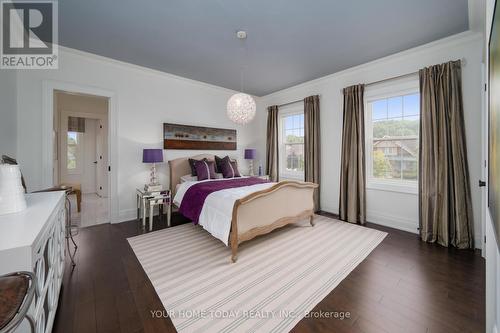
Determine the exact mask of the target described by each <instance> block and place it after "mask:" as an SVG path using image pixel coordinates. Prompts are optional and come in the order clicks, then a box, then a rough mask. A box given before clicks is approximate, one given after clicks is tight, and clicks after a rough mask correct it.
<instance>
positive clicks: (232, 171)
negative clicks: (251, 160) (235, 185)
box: [219, 156, 241, 178]
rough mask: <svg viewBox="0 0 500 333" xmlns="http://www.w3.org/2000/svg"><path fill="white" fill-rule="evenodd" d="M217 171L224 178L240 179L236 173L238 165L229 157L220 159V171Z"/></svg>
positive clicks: (238, 173)
mask: <svg viewBox="0 0 500 333" xmlns="http://www.w3.org/2000/svg"><path fill="white" fill-rule="evenodd" d="M219 171H221V172H222V176H223V177H224V178H234V177H241V175H240V172H239V171H238V163H236V161H231V159H230V158H229V156H226V157H224V158H223V159H222V164H221V170H219Z"/></svg>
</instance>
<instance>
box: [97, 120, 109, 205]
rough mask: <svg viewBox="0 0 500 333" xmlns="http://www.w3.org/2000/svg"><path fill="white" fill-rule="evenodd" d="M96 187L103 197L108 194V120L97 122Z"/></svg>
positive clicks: (98, 193)
mask: <svg viewBox="0 0 500 333" xmlns="http://www.w3.org/2000/svg"><path fill="white" fill-rule="evenodd" d="M96 161H97V170H96V177H97V181H96V183H97V184H96V189H97V195H99V196H100V197H101V198H106V197H107V196H108V128H107V122H106V121H104V120H97V124H96Z"/></svg>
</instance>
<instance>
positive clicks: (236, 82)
mask: <svg viewBox="0 0 500 333" xmlns="http://www.w3.org/2000/svg"><path fill="white" fill-rule="evenodd" d="M468 27H469V24H468V6H467V0H377V1H370V0H349V1H333V0H315V1H306V0H302V1H300V0H272V1H270V0H251V1H250V0H247V1H245V0H141V1H137V0H134V1H132V0H85V1H83V0H64V1H59V42H60V44H61V45H64V46H67V47H71V48H75V49H78V50H82V51H87V52H91V53H95V54H98V55H101V56H105V57H110V58H113V59H117V60H121V61H125V62H129V63H133V64H136V65H141V66H144V67H149V68H152V69H156V70H160V71H164V72H168V73H172V74H175V75H179V76H183V77H187V78H190V79H194V80H199V81H203V82H207V83H211V84H214V85H218V86H222V87H226V88H230V89H234V90H241V89H243V90H244V91H245V92H247V93H251V94H254V95H257V96H263V95H267V94H269V93H272V92H275V91H278V90H281V89H284V88H287V87H290V86H293V85H296V84H299V83H302V82H305V81H308V80H312V79H315V78H318V77H321V76H325V75H328V74H331V73H335V72H338V71H340V70H343V69H346V68H349V67H352V66H355V65H359V64H362V63H365V62H368V61H371V60H375V59H377V58H380V57H383V56H386V55H389V54H393V53H396V52H399V51H402V50H406V49H408V48H411V47H415V46H418V45H421V44H425V43H428V42H431V41H433V40H436V39H439V38H443V37H446V36H449V35H452V34H456V33H459V32H462V31H465V30H468ZM237 30H245V31H247V33H248V38H247V39H246V41H244V42H242V41H240V40H238V39H237V38H236V31H237ZM242 69H243V70H242ZM242 73H243V74H242ZM242 81H243V84H242Z"/></svg>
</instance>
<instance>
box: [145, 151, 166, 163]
mask: <svg viewBox="0 0 500 333" xmlns="http://www.w3.org/2000/svg"><path fill="white" fill-rule="evenodd" d="M161 162H163V149H143V150H142V163H161Z"/></svg>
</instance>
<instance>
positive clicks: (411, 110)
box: [403, 94, 420, 119]
mask: <svg viewBox="0 0 500 333" xmlns="http://www.w3.org/2000/svg"><path fill="white" fill-rule="evenodd" d="M403 104H404V110H403V115H404V116H405V119H406V118H407V117H408V116H417V115H419V114H420V96H419V94H413V95H406V96H404V97H403Z"/></svg>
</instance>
